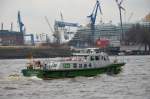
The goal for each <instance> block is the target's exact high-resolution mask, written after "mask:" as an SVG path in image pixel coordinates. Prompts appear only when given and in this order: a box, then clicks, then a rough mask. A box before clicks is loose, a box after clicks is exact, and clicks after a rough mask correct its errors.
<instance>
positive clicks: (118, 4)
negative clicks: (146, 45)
mask: <svg viewBox="0 0 150 99" xmlns="http://www.w3.org/2000/svg"><path fill="white" fill-rule="evenodd" d="M116 3H117V6H118V9H119V14H120V25H121V34H122V40H123V39H124V33H123V27H122V10H124V11H125V8H123V7H122V3H123V0H121V1H118V0H116Z"/></svg>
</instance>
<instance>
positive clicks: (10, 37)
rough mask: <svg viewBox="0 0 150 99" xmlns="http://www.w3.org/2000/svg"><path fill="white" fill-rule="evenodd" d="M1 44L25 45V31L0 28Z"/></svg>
mask: <svg viewBox="0 0 150 99" xmlns="http://www.w3.org/2000/svg"><path fill="white" fill-rule="evenodd" d="M0 43H1V44H0V45H4V46H8V45H23V44H24V36H23V33H20V32H16V31H8V30H0Z"/></svg>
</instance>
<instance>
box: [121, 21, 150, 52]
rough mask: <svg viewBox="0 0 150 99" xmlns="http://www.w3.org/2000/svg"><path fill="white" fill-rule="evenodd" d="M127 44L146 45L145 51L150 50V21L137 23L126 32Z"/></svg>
mask: <svg viewBox="0 0 150 99" xmlns="http://www.w3.org/2000/svg"><path fill="white" fill-rule="evenodd" d="M124 41H125V44H126V45H141V46H142V45H144V48H145V51H150V23H149V24H148V25H147V26H146V25H140V24H135V25H133V26H132V27H131V28H130V29H129V30H128V31H127V32H126V33H125V39H124Z"/></svg>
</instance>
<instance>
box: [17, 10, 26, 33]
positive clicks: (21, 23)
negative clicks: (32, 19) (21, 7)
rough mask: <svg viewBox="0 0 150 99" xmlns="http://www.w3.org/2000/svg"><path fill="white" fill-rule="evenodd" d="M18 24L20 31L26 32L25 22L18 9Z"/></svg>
mask: <svg viewBox="0 0 150 99" xmlns="http://www.w3.org/2000/svg"><path fill="white" fill-rule="evenodd" d="M18 25H19V31H20V32H21V33H24V32H25V27H24V24H23V22H22V20H21V15H20V11H18Z"/></svg>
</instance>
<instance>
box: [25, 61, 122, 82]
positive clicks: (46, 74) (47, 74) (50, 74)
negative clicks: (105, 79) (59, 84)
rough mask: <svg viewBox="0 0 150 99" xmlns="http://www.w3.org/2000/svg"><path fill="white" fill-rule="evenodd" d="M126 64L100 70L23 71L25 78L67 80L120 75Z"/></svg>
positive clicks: (112, 65)
mask: <svg viewBox="0 0 150 99" xmlns="http://www.w3.org/2000/svg"><path fill="white" fill-rule="evenodd" d="M124 65H125V63H114V64H110V65H108V66H105V67H100V68H83V69H66V70H42V69H32V68H27V69H23V70H22V73H23V75H24V76H27V77H30V76H37V77H39V78H42V79H49V78H66V77H77V76H87V77H89V76H96V75H98V74H103V73H107V74H118V73H119V72H120V71H121V68H122V66H124Z"/></svg>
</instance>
